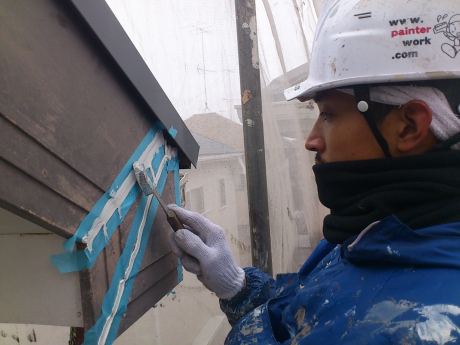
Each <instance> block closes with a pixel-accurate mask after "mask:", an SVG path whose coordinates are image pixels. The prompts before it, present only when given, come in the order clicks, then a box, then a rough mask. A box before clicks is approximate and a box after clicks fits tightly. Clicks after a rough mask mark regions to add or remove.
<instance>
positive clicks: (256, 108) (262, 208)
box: [235, 0, 273, 275]
mask: <svg viewBox="0 0 460 345" xmlns="http://www.w3.org/2000/svg"><path fill="white" fill-rule="evenodd" d="M235 8H236V31H237V37H238V56H239V66H240V85H241V92H242V96H241V100H242V111H243V114H242V119H243V133H244V147H245V157H246V182H247V186H248V189H247V190H248V203H249V224H250V231H251V246H252V264H253V266H255V267H259V268H260V269H262V270H263V271H264V272H266V273H268V274H270V275H272V274H273V269H272V256H271V242H270V222H269V212H268V191H267V173H266V165H265V145H264V129H263V121H262V92H261V87H260V71H259V52H258V46H257V45H258V39H257V21H256V6H255V0H235Z"/></svg>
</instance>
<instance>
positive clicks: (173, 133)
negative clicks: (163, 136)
mask: <svg viewBox="0 0 460 345" xmlns="http://www.w3.org/2000/svg"><path fill="white" fill-rule="evenodd" d="M168 133H169V134H170V135H171V137H172V138H173V139H175V138H176V135H177V130H176V129H174V127H173V126H171V127H169V131H168Z"/></svg>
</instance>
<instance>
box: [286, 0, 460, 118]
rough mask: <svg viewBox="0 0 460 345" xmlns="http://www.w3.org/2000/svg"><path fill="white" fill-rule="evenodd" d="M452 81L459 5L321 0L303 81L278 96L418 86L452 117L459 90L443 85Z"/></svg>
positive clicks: (457, 66)
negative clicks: (438, 95) (443, 103)
mask: <svg viewBox="0 0 460 345" xmlns="http://www.w3.org/2000/svg"><path fill="white" fill-rule="evenodd" d="M458 78H460V1H458V0H455V1H454V0H436V1H434V0H324V3H323V6H322V9H321V14H320V16H319V21H318V26H317V31H316V36H315V41H314V45H313V51H312V57H311V61H310V73H309V76H308V78H307V80H305V81H304V82H302V83H300V84H299V85H296V86H294V87H291V88H289V89H287V90H285V91H284V94H285V96H286V99H287V100H291V99H294V98H299V99H300V100H307V99H311V98H313V97H314V96H315V94H316V93H317V92H319V91H323V90H328V89H336V88H341V87H346V86H354V85H364V84H367V85H369V84H372V85H382V84H394V83H397V84H402V83H411V84H422V85H430V86H433V87H437V88H439V89H441V91H443V92H444V93H447V94H446V97H447V98H448V99H449V102H450V104H451V106H452V108H453V109H454V111H456V112H457V111H458V106H459V103H460V99H459V97H460V92H459V87H458V84H455V85H457V86H456V87H455V90H452V84H451V83H450V82H449V80H452V81H455V82H458ZM446 81H447V82H446ZM449 93H450V94H451V95H449Z"/></svg>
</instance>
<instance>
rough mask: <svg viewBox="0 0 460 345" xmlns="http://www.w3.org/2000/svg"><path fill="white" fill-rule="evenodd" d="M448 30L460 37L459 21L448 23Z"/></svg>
mask: <svg viewBox="0 0 460 345" xmlns="http://www.w3.org/2000/svg"><path fill="white" fill-rule="evenodd" d="M449 31H450V33H451V34H452V35H454V36H457V37H459V38H460V22H454V23H450V24H449Z"/></svg>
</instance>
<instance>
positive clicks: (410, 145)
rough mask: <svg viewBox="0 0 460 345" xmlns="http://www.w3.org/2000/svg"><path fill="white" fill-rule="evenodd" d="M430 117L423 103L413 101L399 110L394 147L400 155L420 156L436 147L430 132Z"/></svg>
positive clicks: (431, 114)
mask: <svg viewBox="0 0 460 345" xmlns="http://www.w3.org/2000/svg"><path fill="white" fill-rule="evenodd" d="M432 116H433V113H432V111H431V109H430V107H429V106H428V105H427V104H426V103H425V102H424V101H419V100H413V101H410V102H407V103H406V104H405V105H404V106H402V107H401V109H399V111H398V118H399V126H398V131H399V132H398V134H399V135H398V140H397V146H396V147H397V150H398V151H399V152H400V153H401V154H402V155H408V154H421V153H424V152H426V151H428V150H429V149H430V148H431V147H433V146H434V145H436V143H437V139H436V137H435V136H434V135H433V134H432V133H431V131H430V125H431V120H432Z"/></svg>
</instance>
